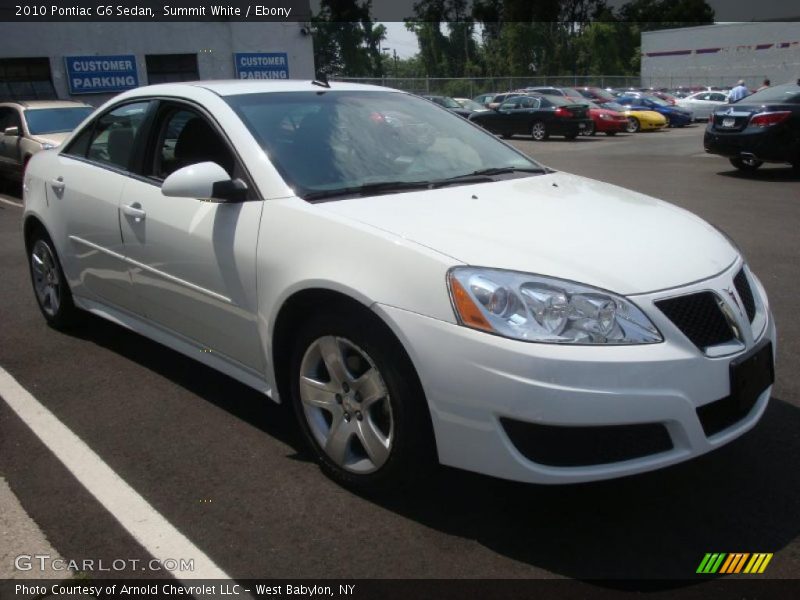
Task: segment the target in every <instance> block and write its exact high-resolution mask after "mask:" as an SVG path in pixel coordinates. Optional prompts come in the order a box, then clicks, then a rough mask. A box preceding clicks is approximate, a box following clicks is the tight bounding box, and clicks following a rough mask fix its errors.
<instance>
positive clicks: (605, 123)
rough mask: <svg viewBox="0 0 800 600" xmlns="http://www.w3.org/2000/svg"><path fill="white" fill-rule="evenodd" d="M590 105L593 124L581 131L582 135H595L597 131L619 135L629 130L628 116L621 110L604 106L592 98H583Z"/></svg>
mask: <svg viewBox="0 0 800 600" xmlns="http://www.w3.org/2000/svg"><path fill="white" fill-rule="evenodd" d="M581 103H585V104H586V106H588V107H589V117H591V119H592V124H591V125H590V126H588V127H587V128H586V129H584V130H583V131H582V132H581V135H594V134H595V133H597V132H600V133H605V134H606V135H609V136H611V135H617V134H618V133H622V132H624V131H627V129H628V117H627V116H626V115H625V114H624V113H622V112H619V111H616V110H611V109H610V108H604V107H602V106H600V105H599V104H596V103H595V102H592V101H591V100H586V99H584V100H582V101H581Z"/></svg>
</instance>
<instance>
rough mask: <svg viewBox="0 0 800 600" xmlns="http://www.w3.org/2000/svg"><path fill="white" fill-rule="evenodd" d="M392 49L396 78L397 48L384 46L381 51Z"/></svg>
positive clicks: (395, 75)
mask: <svg viewBox="0 0 800 600" xmlns="http://www.w3.org/2000/svg"><path fill="white" fill-rule="evenodd" d="M389 50H391V51H392V56H393V58H394V78H395V79H397V50H395V49H394V48H383V49H382V50H381V52H389Z"/></svg>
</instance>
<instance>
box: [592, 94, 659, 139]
mask: <svg viewBox="0 0 800 600" xmlns="http://www.w3.org/2000/svg"><path fill="white" fill-rule="evenodd" d="M599 106H600V107H602V108H607V109H609V110H613V111H616V112H621V113H622V114H624V115H625V117H626V118H627V119H628V125H627V127H626V129H625V131H627V132H628V133H638V132H640V131H657V130H659V129H663V128H664V127H666V126H667V119H666V118H665V117H664V115H662V114H661V113H657V112H655V111H653V110H637V109H635V108H632V107H630V106H623V105H622V104H618V103H617V102H616V101H615V102H603V103H602V104H600V105H599Z"/></svg>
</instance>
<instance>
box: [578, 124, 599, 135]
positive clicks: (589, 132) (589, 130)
mask: <svg viewBox="0 0 800 600" xmlns="http://www.w3.org/2000/svg"><path fill="white" fill-rule="evenodd" d="M595 133H597V130H596V128H595V126H594V121H592V122H591V123H590V124H589V125H587V126H586V128H585V129H584V130H583V131H581V135H594V134H595Z"/></svg>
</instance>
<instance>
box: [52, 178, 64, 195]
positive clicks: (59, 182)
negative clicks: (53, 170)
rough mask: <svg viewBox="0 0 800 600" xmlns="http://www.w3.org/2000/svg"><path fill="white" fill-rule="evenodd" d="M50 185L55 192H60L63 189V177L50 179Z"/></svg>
mask: <svg viewBox="0 0 800 600" xmlns="http://www.w3.org/2000/svg"><path fill="white" fill-rule="evenodd" d="M50 185H51V186H52V188H53V191H54V192H55V193H56V194H60V193H62V192H63V191H64V178H63V177H58V178H57V179H51V180H50Z"/></svg>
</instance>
